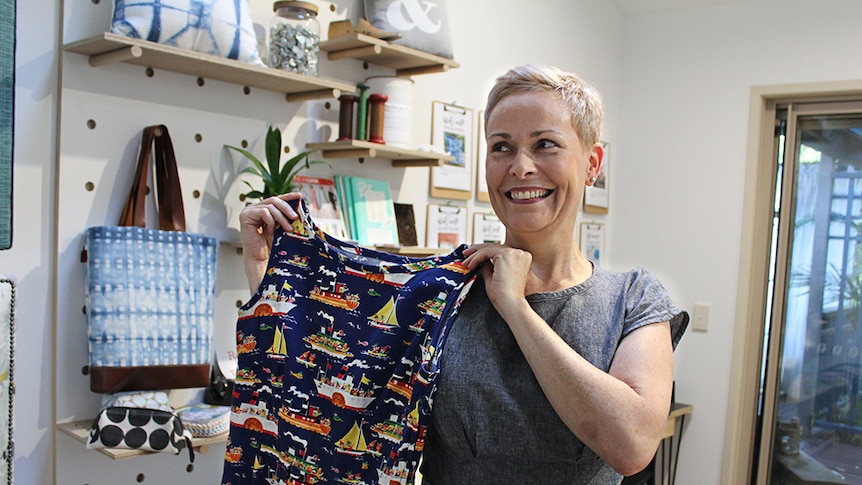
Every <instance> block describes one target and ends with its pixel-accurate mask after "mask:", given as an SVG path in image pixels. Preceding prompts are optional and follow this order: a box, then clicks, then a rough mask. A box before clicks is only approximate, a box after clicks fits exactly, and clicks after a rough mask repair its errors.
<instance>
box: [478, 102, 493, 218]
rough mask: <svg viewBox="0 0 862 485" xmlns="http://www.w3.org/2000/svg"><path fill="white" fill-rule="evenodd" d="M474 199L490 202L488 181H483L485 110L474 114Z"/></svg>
mask: <svg viewBox="0 0 862 485" xmlns="http://www.w3.org/2000/svg"><path fill="white" fill-rule="evenodd" d="M476 126H477V129H476V200H480V201H482V202H490V201H491V198H490V197H489V196H488V183H487V182H486V181H485V153H487V151H488V143H487V142H486V141H485V111H479V113H478V114H477V115H476Z"/></svg>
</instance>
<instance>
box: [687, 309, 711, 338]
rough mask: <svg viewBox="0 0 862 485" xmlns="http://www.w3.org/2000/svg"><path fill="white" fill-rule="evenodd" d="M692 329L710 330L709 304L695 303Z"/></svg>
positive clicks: (692, 314)
mask: <svg viewBox="0 0 862 485" xmlns="http://www.w3.org/2000/svg"><path fill="white" fill-rule="evenodd" d="M691 329H692V330H697V331H699V332H706V331H707V330H709V305H707V304H705V303H695V305H694V311H693V312H692V313H691Z"/></svg>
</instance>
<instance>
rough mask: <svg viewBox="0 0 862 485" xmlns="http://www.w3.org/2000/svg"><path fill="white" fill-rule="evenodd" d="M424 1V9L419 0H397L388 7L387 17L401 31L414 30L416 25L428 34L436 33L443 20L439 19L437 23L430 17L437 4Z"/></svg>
mask: <svg viewBox="0 0 862 485" xmlns="http://www.w3.org/2000/svg"><path fill="white" fill-rule="evenodd" d="M422 3H424V4H425V8H424V9H423V8H422V6H421V5H419V0H395V1H394V2H392V3H390V4H389V8H387V9H386V19H387V20H388V21H389V24H390V25H392V27H394V28H395V29H396V30H399V31H401V32H407V31H409V30H413V28H414V27H415V28H417V29H419V30H421V31H422V32H424V33H426V34H436V33H437V32H438V31H439V30H440V27H441V26H442V23H443V22H442V21H439V20H438V21H437V23H436V24H435V23H434V22H432V21H431V19H430V18H429V17H428V14H429V13H430V12H431V9H433V8H434V7H436V6H437V4H436V3H434V2H422Z"/></svg>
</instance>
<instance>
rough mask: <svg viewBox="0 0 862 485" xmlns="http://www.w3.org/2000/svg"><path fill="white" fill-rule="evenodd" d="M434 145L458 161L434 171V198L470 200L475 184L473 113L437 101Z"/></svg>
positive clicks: (435, 103)
mask: <svg viewBox="0 0 862 485" xmlns="http://www.w3.org/2000/svg"><path fill="white" fill-rule="evenodd" d="M431 115H432V119H431V144H432V145H434V147H436V148H439V149H441V150H445V151H446V152H447V153H448V154H450V155H452V156H453V157H454V158H455V159H454V160H452V161H450V162H446V164H445V165H443V166H442V167H432V168H431V190H430V192H431V196H432V197H442V198H447V199H459V200H470V198H471V197H472V189H473V187H472V180H473V153H474V152H473V136H474V133H473V110H471V109H470V108H463V107H461V106H456V105H454V104H446V103H443V102H441V101H434V102H433V103H432V105H431Z"/></svg>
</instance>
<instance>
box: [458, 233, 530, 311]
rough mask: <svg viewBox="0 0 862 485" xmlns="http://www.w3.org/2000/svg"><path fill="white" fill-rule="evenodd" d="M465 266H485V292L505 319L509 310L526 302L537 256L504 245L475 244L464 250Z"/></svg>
mask: <svg viewBox="0 0 862 485" xmlns="http://www.w3.org/2000/svg"><path fill="white" fill-rule="evenodd" d="M464 255H466V256H467V258H466V259H465V260H464V265H465V266H467V267H468V268H470V269H473V268H476V267H478V266H479V265H480V264H483V263H484V266H483V267H482V278H483V279H484V280H485V292H486V293H487V294H488V298H489V299H490V300H491V303H492V304H493V305H494V308H496V309H497V311H498V312H499V313H500V315H501V316H503V317H504V318H505V314H506V313H507V310H509V307H510V306H512V305H515V304H516V303H518V302H521V301H524V296H525V294H526V287H527V278H528V277H529V275H530V268H531V265H532V262H533V256H532V255H531V254H530V253H528V252H527V251H524V250H521V249H515V248H511V247H508V246H503V245H501V244H474V245H473V246H470V247H469V248H467V249H465V250H464Z"/></svg>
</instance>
